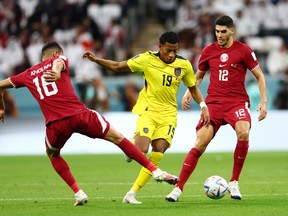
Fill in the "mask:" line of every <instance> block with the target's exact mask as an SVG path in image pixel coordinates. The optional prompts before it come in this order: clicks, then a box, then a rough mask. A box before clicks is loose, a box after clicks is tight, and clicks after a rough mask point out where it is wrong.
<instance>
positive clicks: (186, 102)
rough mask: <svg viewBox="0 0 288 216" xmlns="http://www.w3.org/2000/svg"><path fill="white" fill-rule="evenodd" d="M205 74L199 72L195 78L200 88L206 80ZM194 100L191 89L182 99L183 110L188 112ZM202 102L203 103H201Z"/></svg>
mask: <svg viewBox="0 0 288 216" xmlns="http://www.w3.org/2000/svg"><path fill="white" fill-rule="evenodd" d="M204 75H205V72H202V71H199V70H198V71H197V73H196V75H195V78H196V86H199V85H200V83H201V82H202V80H203V78H204ZM191 99H192V95H191V93H190V91H189V89H187V90H186V92H185V94H184V95H183V97H182V103H181V104H182V109H183V110H187V109H189V108H190V101H191ZM200 102H201V101H200Z"/></svg>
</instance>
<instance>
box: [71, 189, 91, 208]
mask: <svg viewBox="0 0 288 216" xmlns="http://www.w3.org/2000/svg"><path fill="white" fill-rule="evenodd" d="M75 198H76V202H75V204H74V206H80V205H84V204H87V202H88V196H87V195H86V194H85V193H84V192H83V191H82V190H79V191H78V192H77V193H76V194H75Z"/></svg>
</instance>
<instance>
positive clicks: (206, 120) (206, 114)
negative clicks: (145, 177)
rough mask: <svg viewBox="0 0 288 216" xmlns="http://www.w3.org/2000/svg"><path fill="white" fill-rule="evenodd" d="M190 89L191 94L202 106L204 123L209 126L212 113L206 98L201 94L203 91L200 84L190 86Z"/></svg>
mask: <svg viewBox="0 0 288 216" xmlns="http://www.w3.org/2000/svg"><path fill="white" fill-rule="evenodd" d="M188 89H189V91H190V94H191V96H192V98H193V99H194V101H195V102H196V103H198V104H199V106H200V107H201V115H200V116H201V120H202V121H203V125H205V126H208V125H209V123H210V115H209V110H208V107H207V105H206V104H205V102H204V98H203V96H202V94H201V91H200V90H199V88H198V86H197V85H195V86H192V87H189V88H188Z"/></svg>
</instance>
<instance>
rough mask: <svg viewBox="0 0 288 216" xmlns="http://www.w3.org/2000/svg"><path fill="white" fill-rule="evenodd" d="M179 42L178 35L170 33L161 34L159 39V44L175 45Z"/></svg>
mask: <svg viewBox="0 0 288 216" xmlns="http://www.w3.org/2000/svg"><path fill="white" fill-rule="evenodd" d="M178 42H179V37H178V34H177V33H175V32H172V31H169V32H165V33H163V34H162V35H161V36H160V38H159V43H160V44H165V43H171V44H176V43H178Z"/></svg>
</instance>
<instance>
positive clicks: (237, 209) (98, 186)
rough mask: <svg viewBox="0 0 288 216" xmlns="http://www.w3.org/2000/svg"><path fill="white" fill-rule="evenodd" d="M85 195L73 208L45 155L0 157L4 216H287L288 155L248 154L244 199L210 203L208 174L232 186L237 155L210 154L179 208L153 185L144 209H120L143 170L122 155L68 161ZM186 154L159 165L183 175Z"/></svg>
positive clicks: (142, 196)
mask: <svg viewBox="0 0 288 216" xmlns="http://www.w3.org/2000/svg"><path fill="white" fill-rule="evenodd" d="M63 157H64V158H65V159H66V160H67V162H68V163H69V164H70V168H71V170H72V172H73V173H74V175H75V177H76V179H77V180H78V182H79V184H80V185H81V187H82V189H83V190H84V191H85V192H86V193H87V195H88V196H89V202H88V205H85V206H79V207H74V206H73V204H74V194H73V193H72V191H71V190H70V188H69V187H68V186H67V185H66V184H65V183H64V182H63V181H62V180H61V179H60V177H59V176H58V175H57V174H56V172H55V171H54V170H53V168H52V166H51V165H50V162H49V160H48V158H46V156H1V157H0V215H1V216H6V215H13V216H14V215H15V216H18V215H25V216H26V215H29V216H30V215H37V216H45V215H49V216H51V215H53V216H54V215H55V216H56V215H66V216H73V215H101V216H105V215H116V216H122V215H123V216H127V215H136V216H142V215H145V216H149V215H151V216H154V215H160V216H161V215H165V216H169V215H173V216H182V215H183V216H186V215H187V216H188V215H197V216H198V215H221V216H225V215H233V216H234V215H241V216H249V215H262V216H265V215H267V216H268V215H269V216H270V215H287V212H288V180H287V179H288V152H250V153H249V155H248V158H247V161H246V164H245V167H244V169H243V172H242V175H241V179H240V180H241V181H240V186H241V193H242V195H243V199H242V200H241V201H238V200H231V199H230V197H229V195H226V196H225V197H224V198H222V199H220V200H212V199H209V198H208V197H206V196H205V195H204V192H203V183H204V181H205V179H206V178H207V177H209V176H211V175H220V176H222V177H224V178H225V179H226V180H227V181H228V180H229V178H230V175H231V166H232V158H233V154H232V153H206V154H204V155H203V156H202V157H201V159H200V161H199V163H198V166H197V168H196V170H195V172H194V173H193V175H192V176H191V177H190V179H189V181H188V183H187V184H186V187H185V191H184V193H183V194H182V196H181V199H180V200H179V202H177V203H169V202H167V201H165V200H164V197H165V195H167V194H168V193H170V191H171V190H172V189H173V186H171V185H168V184H166V183H157V182H155V181H153V180H152V179H151V180H150V181H149V182H148V184H147V185H146V186H145V187H144V188H143V189H142V190H141V191H140V192H139V193H138V196H137V198H138V199H139V200H140V201H142V202H143V204H142V205H127V204H122V198H123V196H124V195H125V194H126V192H127V191H128V190H129V189H130V187H131V186H132V183H133V181H134V179H135V178H136V176H137V175H138V172H139V169H140V166H139V165H138V164H137V163H136V162H135V161H133V162H132V163H130V164H128V163H126V162H125V161H124V159H123V155H121V154H111V155H101V154H100V155H63ZM184 157H185V154H169V153H167V154H166V155H165V156H164V158H163V160H162V162H161V164H160V167H161V168H162V169H163V170H167V171H169V172H171V173H173V174H176V175H178V174H179V171H180V168H181V165H182V162H183V159H184Z"/></svg>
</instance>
